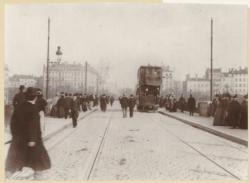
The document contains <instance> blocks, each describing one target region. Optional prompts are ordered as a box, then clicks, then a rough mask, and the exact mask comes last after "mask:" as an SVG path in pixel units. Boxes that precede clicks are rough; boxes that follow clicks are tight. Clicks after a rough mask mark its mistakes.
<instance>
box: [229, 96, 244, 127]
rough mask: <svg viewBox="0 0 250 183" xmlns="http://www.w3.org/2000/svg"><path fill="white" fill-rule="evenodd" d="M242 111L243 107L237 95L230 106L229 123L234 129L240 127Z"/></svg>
mask: <svg viewBox="0 0 250 183" xmlns="http://www.w3.org/2000/svg"><path fill="white" fill-rule="evenodd" d="M240 110H241V105H240V103H239V102H238V101H237V95H235V96H233V97H232V100H231V102H230V103H229V106H228V122H229V125H230V126H232V128H236V127H239V126H240V124H239V123H240Z"/></svg>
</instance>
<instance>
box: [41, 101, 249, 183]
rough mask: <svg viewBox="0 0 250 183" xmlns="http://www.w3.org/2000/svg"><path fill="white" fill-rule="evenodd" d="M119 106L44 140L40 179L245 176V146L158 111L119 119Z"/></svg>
mask: <svg viewBox="0 0 250 183" xmlns="http://www.w3.org/2000/svg"><path fill="white" fill-rule="evenodd" d="M118 107H119V106H118V104H116V106H115V107H113V108H112V109H111V108H109V110H108V111H107V112H106V113H103V112H101V111H97V112H95V113H93V114H92V115H90V116H88V117H87V118H85V119H83V120H81V121H79V125H78V127H77V128H76V129H73V128H68V129H66V130H64V131H63V132H62V133H60V134H59V135H57V136H55V137H54V138H52V139H51V140H49V141H48V142H46V143H45V145H46V147H47V148H48V150H49V154H50V157H51V161H52V168H51V169H50V170H48V171H46V172H44V173H42V174H41V176H40V178H39V179H40V180H230V179H231V180H237V179H243V180H245V179H247V173H248V153H247V147H245V146H241V145H239V144H236V143H233V142H230V141H227V140H225V139H222V138H220V137H217V136H214V135H212V134H209V133H207V132H204V131H201V130H199V129H196V128H193V127H191V126H188V125H186V124H183V123H182V122H180V121H177V120H175V119H172V118H169V117H166V116H163V115H161V114H158V113H139V112H136V113H135V116H134V118H122V113H121V111H119V110H118Z"/></svg>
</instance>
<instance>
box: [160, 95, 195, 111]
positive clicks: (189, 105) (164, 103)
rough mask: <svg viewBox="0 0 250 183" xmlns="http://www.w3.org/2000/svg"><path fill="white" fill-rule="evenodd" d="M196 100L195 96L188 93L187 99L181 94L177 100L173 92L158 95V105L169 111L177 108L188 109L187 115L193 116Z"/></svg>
mask: <svg viewBox="0 0 250 183" xmlns="http://www.w3.org/2000/svg"><path fill="white" fill-rule="evenodd" d="M195 106H196V101H195V98H194V97H193V96H192V95H190V96H189V98H188V100H187V101H186V99H185V98H184V96H183V95H181V97H180V98H179V100H178V101H177V99H176V97H175V96H174V95H173V94H169V95H166V96H165V97H164V96H160V98H159V107H160V108H162V107H165V108H166V110H168V111H169V112H176V111H177V109H178V108H179V109H180V110H181V112H184V111H185V110H188V111H189V115H190V116H193V115H194V111H195Z"/></svg>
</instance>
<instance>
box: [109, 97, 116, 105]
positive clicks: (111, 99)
mask: <svg viewBox="0 0 250 183" xmlns="http://www.w3.org/2000/svg"><path fill="white" fill-rule="evenodd" d="M114 101H115V98H114V97H113V96H111V97H110V105H111V106H112V105H113V103H114Z"/></svg>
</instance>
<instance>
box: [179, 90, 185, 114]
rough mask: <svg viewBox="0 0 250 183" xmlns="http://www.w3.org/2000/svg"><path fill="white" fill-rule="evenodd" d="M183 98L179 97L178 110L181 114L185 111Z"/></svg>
mask: <svg viewBox="0 0 250 183" xmlns="http://www.w3.org/2000/svg"><path fill="white" fill-rule="evenodd" d="M185 103H186V101H185V98H184V97H183V94H182V95H181V97H180V98H179V106H180V110H181V112H184V109H185Z"/></svg>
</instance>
